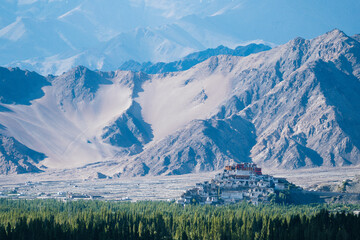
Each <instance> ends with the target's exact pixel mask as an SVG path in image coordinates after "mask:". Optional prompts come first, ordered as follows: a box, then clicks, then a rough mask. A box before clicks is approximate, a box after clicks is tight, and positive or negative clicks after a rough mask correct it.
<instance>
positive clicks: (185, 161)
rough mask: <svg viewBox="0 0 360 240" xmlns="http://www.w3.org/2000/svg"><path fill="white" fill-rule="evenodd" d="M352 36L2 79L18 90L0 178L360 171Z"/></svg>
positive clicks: (7, 99) (5, 107) (14, 72)
mask: <svg viewBox="0 0 360 240" xmlns="http://www.w3.org/2000/svg"><path fill="white" fill-rule="evenodd" d="M355 38H356V37H349V36H347V35H346V34H345V33H344V32H342V31H340V30H337V29H335V30H333V31H331V32H328V33H326V34H324V35H321V36H319V37H316V38H314V39H311V40H306V39H303V38H296V39H294V40H292V41H290V42H288V43H287V44H284V45H281V46H278V47H276V48H273V49H271V50H268V51H263V52H260V53H256V54H251V55H249V56H246V57H239V56H230V55H219V56H214V57H210V58H209V59H207V60H205V61H203V62H201V63H199V64H197V65H195V66H193V67H192V68H190V69H188V70H187V71H178V72H172V73H161V74H146V73H143V72H129V71H116V72H99V71H91V70H89V69H88V68H86V67H81V66H80V67H76V68H73V69H71V70H70V71H68V72H66V73H64V74H62V75H60V76H57V77H56V76H49V77H48V78H47V79H45V78H43V77H41V76H40V75H38V74H35V73H31V72H28V71H21V70H19V69H1V71H0V74H1V75H0V79H1V82H0V84H2V86H6V88H7V89H14V88H15V89H16V88H19V92H18V93H16V94H12V93H11V94H10V93H8V92H7V91H2V92H1V96H0V99H2V100H1V103H0V124H1V125H0V134H1V136H2V139H3V140H2V141H1V142H0V143H1V144H0V149H3V150H1V154H2V155H1V157H0V162H1V173H3V174H6V173H10V172H26V171H28V172H32V171H38V170H39V169H40V167H41V166H45V167H47V168H49V169H51V168H77V167H81V168H82V170H83V171H85V170H86V169H87V168H89V171H91V172H101V173H102V174H104V175H106V176H109V177H119V176H120V177H122V176H138V175H171V174H185V173H190V172H202V171H210V170H217V169H221V168H223V166H224V165H226V164H228V163H230V162H232V161H234V162H243V161H247V162H250V161H252V162H255V163H257V164H258V165H260V166H261V167H264V168H267V169H272V168H273V169H278V168H282V169H288V170H291V169H297V168H313V167H338V168H340V167H342V166H355V165H359V164H360V162H359V160H360V150H359V149H360V120H359V119H360V112H359V109H360V105H359V104H360V95H359V94H358V93H359V92H360V43H359V42H358V41H357V40H355ZM200 55H201V54H200ZM205 57H206V55H205ZM196 58H199V55H198V56H196V57H195V59H196ZM29 82H31V83H32V84H28V83H29ZM19 86H22V87H19ZM1 89H3V88H1ZM27 89H28V92H29V93H27ZM32 93H34V94H32ZM9 143H11V144H9ZM9 146H10V147H9ZM25 146H26V147H25ZM30 149H31V150H30ZM14 156H15V157H14ZM17 163H19V164H17ZM26 166H28V167H26ZM32 166H33V167H34V168H33V167H32ZM41 169H44V168H41ZM44 171H46V170H44Z"/></svg>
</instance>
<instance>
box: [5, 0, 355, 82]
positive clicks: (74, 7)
mask: <svg viewBox="0 0 360 240" xmlns="http://www.w3.org/2000/svg"><path fill="white" fill-rule="evenodd" d="M359 11H360V4H359V1H357V0H347V1H345V2H341V3H340V2H339V1H337V0H328V1H327V3H326V4H323V3H322V2H314V1H310V0H303V1H296V2H294V1H291V2H290V1H287V2H284V1H282V0H273V1H271V2H270V1H265V0H201V1H200V0H199V1H194V0H172V1H171V3H169V2H168V1H164V0H160V1H159V0H123V1H118V0H107V1H101V0H92V1H89V0H71V1H69V0H56V1H55V0H4V1H2V2H1V5H0V56H1V58H0V66H7V67H20V68H22V69H28V70H32V71H37V72H38V73H40V74H42V75H47V74H53V75H57V76H59V75H61V74H62V73H63V72H67V71H69V70H70V69H71V68H73V67H76V66H78V65H83V66H85V67H87V68H89V69H97V70H101V71H111V70H113V69H117V68H118V67H119V66H121V65H122V64H123V63H124V62H126V61H128V60H131V59H133V60H135V61H137V62H141V63H142V62H148V61H150V62H154V63H156V62H173V61H178V60H179V59H181V58H183V57H185V56H186V55H188V54H190V53H193V52H198V51H203V50H205V49H207V48H216V47H217V46H219V45H224V46H229V47H231V48H234V47H235V46H238V45H240V44H241V45H243V44H244V43H250V42H254V43H264V41H266V42H269V43H274V44H283V43H286V42H287V41H289V40H291V39H292V38H294V37H296V36H299V35H301V36H304V37H306V38H313V37H315V36H317V35H318V34H321V33H323V32H325V31H327V30H329V29H332V28H334V27H339V28H341V29H344V30H345V31H346V32H348V33H349V34H352V35H353V34H355V33H357V32H355V31H358V29H359V28H360V15H359V14H358V12H359ZM304 13H306V14H304ZM324 19H326V21H325V20H324ZM274 26H277V27H276V28H274ZM266 42H265V43H266Z"/></svg>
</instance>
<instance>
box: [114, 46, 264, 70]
mask: <svg viewBox="0 0 360 240" xmlns="http://www.w3.org/2000/svg"><path fill="white" fill-rule="evenodd" d="M269 49H271V48H270V47H269V46H267V45H264V44H255V43H252V44H249V45H246V46H238V47H237V48H235V49H230V48H227V47H224V46H219V47H217V48H209V49H206V50H204V51H200V52H195V53H191V54H189V55H187V56H185V57H184V58H182V59H181V60H179V61H174V62H170V63H164V62H159V63H151V62H145V63H139V62H136V61H134V60H129V61H127V62H125V63H124V64H122V65H121V66H120V68H119V69H120V70H125V71H134V72H145V73H148V74H156V73H166V72H178V71H185V70H188V69H190V68H191V67H193V66H195V65H196V64H198V63H200V62H203V61H205V60H207V59H209V58H210V57H213V56H217V55H231V56H248V55H250V54H252V53H258V52H262V51H267V50H269Z"/></svg>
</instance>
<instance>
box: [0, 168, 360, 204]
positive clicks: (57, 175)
mask: <svg viewBox="0 0 360 240" xmlns="http://www.w3.org/2000/svg"><path fill="white" fill-rule="evenodd" d="M359 172H360V167H359V168H354V167H352V168H341V169H335V168H334V169H323V168H319V169H303V170H295V171H280V170H279V171H266V170H265V171H264V173H265V174H270V175H273V176H274V177H284V178H286V179H287V180H288V181H290V182H292V183H294V184H296V185H299V186H301V187H303V188H304V189H306V190H313V189H315V188H316V187H318V186H319V185H333V184H339V183H341V182H342V181H343V180H345V179H351V178H353V177H354V176H355V175H357V174H359ZM216 173H217V172H209V173H201V174H187V175H178V176H155V177H154V176H150V177H149V176H146V177H136V178H135V177H134V178H116V179H98V178H91V177H89V176H88V175H84V174H82V172H81V171H80V172H77V171H76V170H62V171H59V170H57V171H50V172H46V173H40V174H21V175H8V176H0V197H9V198H16V199H34V198H59V199H65V198H66V197H69V194H71V195H72V197H73V198H85V199H86V198H88V199H92V198H93V199H95V198H98V199H103V200H123V201H138V200H168V199H177V198H178V197H180V195H181V194H182V193H183V192H184V191H186V190H187V189H189V188H192V187H193V186H195V184H196V183H198V182H204V181H208V180H210V179H212V178H213V177H214V176H215V174H216ZM70 197H71V196H70Z"/></svg>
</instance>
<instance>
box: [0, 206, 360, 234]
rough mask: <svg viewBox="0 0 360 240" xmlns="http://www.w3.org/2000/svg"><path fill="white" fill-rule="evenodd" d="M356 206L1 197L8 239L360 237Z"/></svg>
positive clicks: (0, 229) (0, 215)
mask: <svg viewBox="0 0 360 240" xmlns="http://www.w3.org/2000/svg"><path fill="white" fill-rule="evenodd" d="M359 208H360V206H359V205H302V206H295V205H276V204H272V205H259V206H254V205H251V204H248V203H239V204H234V205H228V206H200V205H186V206H182V205H179V204H176V203H171V202H161V201H158V202H145V201H144V202H136V203H125V202H106V201H70V202H62V201H57V200H7V199H0V240H6V239H14V240H21V239H33V240H41V239H64V240H65V239H66V240H71V239H74V240H75V239H77V240H80V239H81V240H82V239H98V240H100V239H134V240H135V239H139V240H141V239H244V240H246V239H249V240H250V239H272V240H281V239H286V240H289V239H294V240H296V239H299V240H303V239H327V240H329V239H330V240H331V239H334V240H336V239H351V240H354V239H360V216H358V215H356V214H354V213H353V211H354V210H358V209H359Z"/></svg>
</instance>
